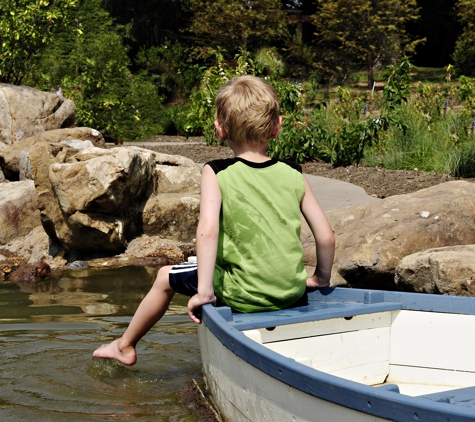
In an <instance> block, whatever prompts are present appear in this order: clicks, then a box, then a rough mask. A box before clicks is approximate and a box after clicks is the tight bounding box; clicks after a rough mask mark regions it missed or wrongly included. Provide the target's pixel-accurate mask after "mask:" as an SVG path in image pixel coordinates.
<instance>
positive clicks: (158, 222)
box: [30, 142, 201, 253]
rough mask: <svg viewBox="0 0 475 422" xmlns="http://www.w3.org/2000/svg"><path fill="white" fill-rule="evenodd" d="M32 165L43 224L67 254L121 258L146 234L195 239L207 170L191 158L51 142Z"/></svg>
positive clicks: (37, 149)
mask: <svg viewBox="0 0 475 422" xmlns="http://www.w3.org/2000/svg"><path fill="white" fill-rule="evenodd" d="M30 160H31V163H32V169H33V175H34V180H35V186H36V190H37V195H38V208H39V210H40V212H41V222H42V225H43V227H44V229H45V231H46V232H47V233H48V235H49V236H50V237H51V238H52V239H53V240H59V242H60V243H61V244H62V245H63V247H64V248H65V249H66V250H79V251H81V250H83V251H89V252H91V251H109V252H115V253H117V252H122V251H124V250H125V248H126V246H127V241H128V240H130V239H132V238H134V237H136V236H140V235H142V234H143V233H147V234H153V235H160V236H161V237H165V236H166V237H168V236H167V235H170V236H169V238H170V239H172V240H177V241H185V242H189V241H191V240H192V236H194V233H195V231H196V224H197V220H198V211H197V209H198V206H197V204H198V195H199V194H198V192H199V180H200V174H201V170H200V168H199V167H198V166H197V165H196V164H195V163H194V162H193V161H191V160H188V159H186V158H184V157H175V156H170V155H165V154H159V153H156V152H153V151H151V150H147V149H142V148H138V147H118V148H113V149H109V150H106V149H100V148H94V147H93V148H86V149H83V150H77V149H75V148H72V147H70V146H68V145H61V144H50V143H45V142H42V143H37V144H35V145H34V146H33V147H32V148H31V149H30ZM163 191H164V192H165V193H163V194H162V192H163ZM178 226H179V227H178ZM165 228H167V229H165Z"/></svg>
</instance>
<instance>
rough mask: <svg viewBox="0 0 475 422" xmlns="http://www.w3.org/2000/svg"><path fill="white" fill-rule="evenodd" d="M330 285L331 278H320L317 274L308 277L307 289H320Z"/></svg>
mask: <svg viewBox="0 0 475 422" xmlns="http://www.w3.org/2000/svg"><path fill="white" fill-rule="evenodd" d="M328 286H330V280H328V279H324V278H322V279H320V278H318V277H317V275H313V276H312V277H309V278H307V290H310V291H313V290H318V289H323V288H324V287H328Z"/></svg>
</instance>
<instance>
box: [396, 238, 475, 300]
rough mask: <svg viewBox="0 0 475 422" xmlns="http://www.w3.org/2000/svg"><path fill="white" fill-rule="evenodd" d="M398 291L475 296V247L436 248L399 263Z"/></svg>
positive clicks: (397, 271) (397, 269)
mask: <svg viewBox="0 0 475 422" xmlns="http://www.w3.org/2000/svg"><path fill="white" fill-rule="evenodd" d="M395 282H396V285H397V287H398V290H403V291H409V292H420V293H441V294H450V295H457V296H475V245H458V246H447V247H444V248H432V249H428V250H426V251H423V252H418V253H415V254H412V255H408V256H406V257H404V258H403V259H401V261H399V264H398V266H397V268H396V277H395Z"/></svg>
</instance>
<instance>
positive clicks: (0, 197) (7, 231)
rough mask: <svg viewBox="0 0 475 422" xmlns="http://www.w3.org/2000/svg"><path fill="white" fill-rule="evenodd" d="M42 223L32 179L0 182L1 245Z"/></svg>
mask: <svg viewBox="0 0 475 422" xmlns="http://www.w3.org/2000/svg"><path fill="white" fill-rule="evenodd" d="M40 224H41V221H40V213H39V211H38V209H37V199H36V191H35V185H34V183H33V182H32V181H25V182H12V183H2V184H0V245H3V244H5V243H7V242H9V241H10V240H12V239H15V238H16V237H19V236H23V235H25V234H27V233H28V232H29V231H30V230H31V229H33V228H34V227H37V226H39V225H40Z"/></svg>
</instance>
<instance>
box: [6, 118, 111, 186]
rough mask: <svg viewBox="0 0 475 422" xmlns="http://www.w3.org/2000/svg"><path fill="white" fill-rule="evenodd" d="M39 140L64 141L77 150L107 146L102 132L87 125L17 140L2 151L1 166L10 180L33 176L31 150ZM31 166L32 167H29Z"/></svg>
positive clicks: (50, 131) (53, 142)
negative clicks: (30, 158)
mask: <svg viewBox="0 0 475 422" xmlns="http://www.w3.org/2000/svg"><path fill="white" fill-rule="evenodd" d="M81 141H88V142H81ZM39 142H49V143H52V144H56V143H64V144H66V145H69V146H70V147H71V148H74V149H75V150H79V149H83V148H84V147H85V146H87V147H90V146H96V147H98V148H105V147H106V144H105V141H104V137H103V136H102V134H101V133H100V132H99V131H97V130H95V129H91V128H87V127H76V128H71V129H57V130H49V131H47V132H41V133H38V134H36V135H34V136H32V137H30V138H27V139H24V140H22V141H19V142H15V143H14V144H13V145H11V146H9V147H7V148H5V149H4V150H2V151H0V168H1V169H2V170H3V173H4V175H5V177H6V178H7V179H8V180H12V181H14V180H24V179H25V178H28V179H31V178H32V174H31V163H30V160H29V150H30V148H31V147H32V146H33V145H35V144H37V143H39ZM91 144H92V145H91ZM29 166H30V169H29V168H28V167H29Z"/></svg>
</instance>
